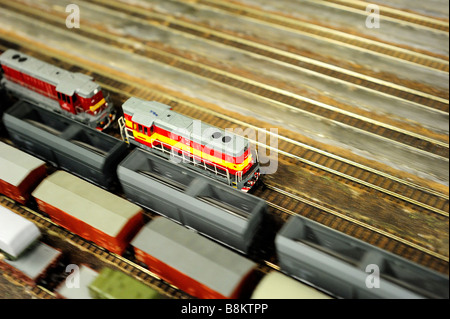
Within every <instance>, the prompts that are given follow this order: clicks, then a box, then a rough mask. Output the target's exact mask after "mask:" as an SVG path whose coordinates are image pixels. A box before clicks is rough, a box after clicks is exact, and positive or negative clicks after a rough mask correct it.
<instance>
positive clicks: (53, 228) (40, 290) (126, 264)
mask: <svg viewBox="0 0 450 319" xmlns="http://www.w3.org/2000/svg"><path fill="white" fill-rule="evenodd" d="M0 205H3V206H5V207H8V208H9V209H11V210H13V211H14V212H16V213H17V214H19V215H20V216H23V217H25V218H26V219H28V220H31V221H33V222H34V223H35V224H36V225H38V226H39V228H41V229H43V231H44V232H45V233H47V234H52V236H57V237H59V238H61V239H62V240H64V241H69V242H71V243H72V244H73V245H75V246H77V247H78V248H79V249H81V250H83V251H88V252H90V253H91V254H93V255H94V256H95V257H96V258H98V259H100V260H102V261H104V262H105V263H107V264H109V265H114V266H115V267H117V268H118V269H120V270H122V271H123V272H125V273H128V274H131V275H132V276H133V277H135V278H137V279H139V280H140V281H142V282H144V283H145V284H147V285H149V286H151V287H154V288H156V289H157V290H158V291H160V292H162V293H163V294H164V295H166V296H168V297H170V298H174V299H191V298H192V297H191V296H189V295H188V294H186V293H184V292H183V291H181V290H179V289H177V288H176V287H174V286H172V285H169V284H168V283H166V282H164V281H162V280H161V279H160V278H159V277H157V276H156V275H155V274H153V273H152V272H150V271H149V270H147V269H145V268H143V267H142V266H140V265H138V264H137V263H136V262H134V261H132V260H130V259H127V258H125V257H122V256H119V255H117V254H114V253H111V252H109V251H107V250H105V249H104V248H102V247H100V246H97V245H96V244H94V243H92V242H90V241H87V240H85V239H83V238H81V237H80V236H77V235H75V234H73V233H71V232H70V231H68V230H66V229H65V228H63V227H61V226H59V225H57V224H55V223H54V222H52V221H51V220H50V219H48V218H46V217H44V216H42V215H41V214H40V213H37V212H35V211H33V210H31V209H29V208H27V207H25V206H22V205H19V204H17V203H15V202H14V201H13V200H11V199H9V198H7V197H5V196H0ZM149 216H150V215H149ZM32 289H33V291H36V293H37V294H39V296H42V297H45V296H46V295H47V297H54V293H53V292H50V291H48V290H47V289H46V288H45V287H39V286H36V287H34V288H32Z"/></svg>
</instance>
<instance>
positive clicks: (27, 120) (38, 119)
mask: <svg viewBox="0 0 450 319" xmlns="http://www.w3.org/2000/svg"><path fill="white" fill-rule="evenodd" d="M3 122H4V124H5V127H6V129H7V131H8V133H9V135H10V137H11V139H12V141H13V142H14V144H15V145H16V146H18V147H19V148H21V149H23V150H25V151H27V152H29V153H32V154H34V155H36V156H38V157H40V158H42V159H44V160H45V161H47V162H50V163H52V164H53V165H55V166H56V167H59V168H62V169H65V170H67V171H70V172H71V173H73V174H75V175H78V176H80V177H82V178H84V179H86V180H89V181H91V182H93V183H95V184H97V185H99V186H102V187H104V188H112V187H113V186H114V185H115V183H116V182H117V177H116V173H115V172H116V167H117V165H118V163H119V162H120V161H121V160H122V159H123V157H124V156H125V153H126V152H127V144H126V143H125V142H123V141H121V140H119V139H116V138H114V137H112V136H109V135H107V134H104V133H102V132H99V131H97V130H95V129H92V128H90V127H87V126H85V125H83V124H80V123H78V122H77V121H74V120H71V119H68V118H66V117H62V116H60V115H58V114H56V113H53V112H50V111H47V110H44V109H42V108H39V107H37V106H35V105H32V104H30V103H28V102H26V101H22V100H21V101H19V102H17V103H16V104H14V105H13V106H12V107H11V108H10V109H8V111H7V112H5V114H4V115H3Z"/></svg>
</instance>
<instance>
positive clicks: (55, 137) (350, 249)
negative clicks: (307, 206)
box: [0, 51, 448, 298]
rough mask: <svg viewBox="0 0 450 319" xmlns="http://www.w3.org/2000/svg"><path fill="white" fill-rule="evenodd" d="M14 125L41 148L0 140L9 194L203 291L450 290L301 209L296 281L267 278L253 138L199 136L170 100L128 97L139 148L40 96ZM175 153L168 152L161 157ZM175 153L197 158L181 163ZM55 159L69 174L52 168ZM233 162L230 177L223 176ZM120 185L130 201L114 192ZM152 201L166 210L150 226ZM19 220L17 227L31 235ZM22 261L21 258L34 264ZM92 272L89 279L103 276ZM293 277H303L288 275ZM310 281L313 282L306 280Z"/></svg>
mask: <svg viewBox="0 0 450 319" xmlns="http://www.w3.org/2000/svg"><path fill="white" fill-rule="evenodd" d="M7 52H8V51H7ZM2 57H3V55H2ZM23 62H26V61H23ZM66 100H67V99H66ZM72 101H73V100H72ZM2 122H3V123H4V125H5V128H6V131H7V133H8V135H9V137H10V139H11V140H12V142H13V143H14V144H15V146H16V147H17V148H19V149H22V150H23V151H26V152H27V153H30V154H27V153H24V152H23V151H20V150H19V149H17V148H15V147H12V146H9V145H7V144H5V143H1V142H0V150H1V152H0V164H2V165H1V166H0V193H2V194H4V195H6V196H8V197H10V198H12V199H14V200H16V201H17V202H19V203H21V204H27V203H32V205H35V206H36V207H37V209H38V210H39V211H40V212H41V213H43V214H47V215H48V216H49V217H50V218H51V219H52V220H53V221H54V222H55V223H57V224H59V225H61V226H62V227H64V228H66V229H67V230H69V231H71V232H73V233H74V234H76V235H78V236H80V237H83V238H85V239H86V240H89V241H92V242H94V243H96V244H97V245H99V246H101V247H103V248H105V249H107V250H109V251H111V252H113V253H115V254H119V255H124V254H131V255H133V256H134V258H136V260H137V261H138V262H140V263H142V264H143V265H144V266H145V267H148V268H149V269H150V271H152V272H153V273H155V274H156V275H157V276H159V277H161V278H163V279H165V280H166V281H168V282H169V283H171V284H172V285H174V286H176V287H179V288H181V289H183V290H184V291H186V292H188V293H190V294H192V295H193V296H195V297H199V298H241V297H250V296H251V293H252V291H253V292H254V295H253V296H254V297H255V298H277V297H280V298H281V296H283V294H282V293H281V292H278V293H277V290H276V289H275V288H274V287H275V286H276V283H275V282H278V283H279V282H286V283H285V285H286V286H292V289H293V290H296V291H297V292H296V296H303V297H306V298H307V297H308V296H309V297H312V298H322V297H324V298H325V297H327V295H331V296H334V297H339V298H427V297H428V298H430V297H431V298H448V277H446V276H444V275H442V274H439V273H436V272H434V271H431V270H429V269H426V268H424V267H419V266H417V265H416V264H414V263H411V262H408V261H406V260H404V259H402V258H399V257H397V256H393V255H391V254H387V253H385V252H384V251H382V250H380V249H378V248H376V247H373V246H371V245H368V244H365V243H363V242H361V241H359V240H357V239H355V238H353V237H350V236H340V235H342V234H340V233H337V232H336V231H334V230H332V229H330V228H328V227H325V226H323V225H320V224H316V223H311V222H310V221H308V220H307V219H305V218H303V217H301V216H295V217H292V218H291V219H290V220H289V221H288V222H287V223H286V224H285V225H284V226H283V228H282V229H281V230H280V231H279V232H278V233H277V235H276V238H275V243H274V246H275V250H276V255H277V258H278V262H279V267H280V270H281V272H282V273H284V275H283V276H284V277H283V276H281V277H278V279H277V280H274V279H271V278H272V277H277V276H278V275H276V274H267V275H266V276H264V278H263V279H262V280H261V281H259V279H258V278H255V276H254V274H255V268H256V264H255V263H254V262H253V261H252V260H250V259H248V258H246V257H244V256H243V255H245V254H247V255H248V254H249V250H250V247H251V246H252V245H253V244H255V245H257V244H258V243H257V241H256V240H255V238H256V237H257V234H258V232H260V231H262V230H264V229H263V228H264V225H265V224H264V223H263V220H264V218H265V217H266V216H267V214H266V212H267V203H266V202H265V201H264V200H262V199H260V198H258V197H256V196H253V195H251V194H248V193H245V192H242V191H241V190H248V189H249V188H251V187H252V186H254V184H255V183H256V181H257V180H258V177H259V163H258V161H257V159H256V158H254V156H253V155H252V154H251V151H250V150H249V149H250V148H249V145H248V141H246V140H245V139H242V138H240V137H238V136H234V135H229V133H227V132H225V131H221V130H218V129H216V128H212V127H209V126H201V127H200V129H199V130H198V132H197V130H196V129H194V126H195V124H194V123H193V120H192V119H189V118H186V117H183V116H181V115H180V114H177V113H175V112H172V111H171V110H170V108H169V107H168V106H165V105H162V104H158V103H155V102H146V101H142V100H140V99H136V98H131V99H129V100H128V101H127V102H126V103H125V104H124V118H122V119H121V122H122V124H121V130H122V132H121V133H122V134H123V136H124V137H125V139H126V140H128V142H130V143H131V144H133V145H138V146H139V147H137V148H134V149H133V150H129V149H128V147H127V144H126V143H125V142H124V141H122V140H120V139H117V138H114V137H112V136H110V135H107V134H105V133H104V132H101V131H100V130H98V129H95V128H93V127H90V126H89V125H84V124H80V123H79V121H76V120H74V119H71V118H68V117H65V116H63V115H61V114H58V113H57V112H54V111H49V110H46V109H44V108H42V107H40V106H37V105H34V104H33V103H32V102H30V101H23V100H19V101H18V102H17V103H15V104H14V105H13V106H11V107H10V108H8V109H7V110H5V111H4V115H3V121H2ZM202 125H203V124H202ZM183 129H184V130H183ZM228 143H230V144H228ZM224 145H225V146H224ZM226 145H229V146H226ZM146 149H150V150H151V152H148V151H147V150H146ZM202 152H203V153H205V154H206V155H205V154H203V153H202ZM164 153H165V154H167V156H166V157H164V156H160V154H164ZM158 154H159V155H158ZM32 155H35V156H37V157H39V158H40V159H36V158H33V157H32ZM173 155H177V156H178V159H180V157H181V159H186V160H187V161H188V162H189V164H188V165H185V163H183V161H181V162H180V161H178V163H177V161H173V159H174V158H173ZM213 155H214V156H215V155H217V157H216V158H214V159H212V157H214V156H213ZM211 156H212V157H211ZM170 158H171V159H172V160H167V159H170ZM193 159H195V161H193ZM206 160H208V162H207V161H206ZM43 161H45V162H46V163H50V164H52V165H53V166H55V167H56V169H60V170H57V171H56V172H50V171H54V169H55V168H52V169H50V170H46V169H45V165H44V163H43ZM192 167H197V168H198V169H192ZM200 167H201V168H200ZM224 168H226V170H225V175H223V176H222V177H225V176H226V178H225V179H223V178H222V179H220V178H217V177H218V174H216V172H219V171H220V169H224ZM205 171H210V172H213V173H211V174H205ZM11 174H13V175H14V176H12V175H11ZM12 177H14V178H12ZM227 184H228V185H227ZM230 186H234V188H237V189H233V187H230ZM116 189H120V190H121V191H122V192H123V194H121V195H124V196H125V197H126V198H127V199H124V198H123V197H122V196H119V195H115V194H114V193H113V192H111V190H114V191H115V190H116ZM0 208H1V207H0ZM143 208H146V209H149V210H151V211H153V212H154V213H157V214H158V215H162V216H164V217H157V218H154V219H152V220H151V221H150V222H146V218H145V217H144V215H145V214H144V210H143ZM1 216H2V215H0V217H1ZM5 220H6V219H5ZM179 224H181V225H179ZM5 225H6V224H5ZM1 226H2V222H1V220H0V227H1ZM12 226H14V224H12ZM19 228H20V227H19ZM19 228H17V229H16V228H15V226H14V227H12V231H13V232H17V233H21V232H22V231H23V230H21V229H19ZM1 229H2V228H0V245H1V246H0V249H2V250H4V251H5V250H6V252H5V253H6V254H9V255H10V257H11V256H14V254H16V252H14V251H12V250H10V251H9V252H8V249H10V246H11V245H12V244H13V239H11V238H17V235H16V236H15V237H14V236H13V237H9V238H10V239H8V238H6V237H5V238H6V239H4V237H2V232H1V231H2V230H1ZM4 229H8V227H5V228H4ZM5 233H6V232H5ZM203 235H205V236H203ZM24 238H25V237H24ZM2 241H3V242H2ZM222 244H225V246H223V245H222ZM43 245H44V244H42V245H38V246H37V247H38V248H39V250H38V252H39V251H41V250H42V251H41V252H39V254H41V253H42V254H44V255H45V251H47V254H48V255H47V257H46V258H45V260H47V261H48V262H47V265H48V266H49V267H50V265H53V264H54V263H55V261H56V260H58V258H59V255H60V254H58V252H57V251H54V250H51V249H48V248H46V247H45V246H43ZM25 246H26V245H25ZM30 246H32V245H31V243H30ZM35 247H36V246H35ZM169 247H170V248H169ZM49 248H51V247H49ZM230 248H232V249H230ZM33 251H35V250H33V249H30V250H29V252H33ZM35 252H36V251H35ZM12 253H13V254H12ZM6 254H5V255H6ZM24 256H25V255H24ZM27 256H28V255H27ZM22 257H23V256H20V258H18V259H17V261H19V262H21V261H25V260H21V258H22ZM27 258H28V257H27ZM14 262H16V261H11V260H8V261H5V260H3V259H2V261H1V265H3V267H8V269H15V270H16V271H17V272H18V273H23V272H24V270H23V268H21V267H22V266H20V265H16V264H13V263H14ZM368 263H369V264H376V265H379V267H380V271H381V272H383V273H385V275H384V276H382V285H384V287H389V289H388V290H386V289H369V288H368V287H367V286H366V285H365V278H366V277H367V273H365V272H364V270H365V267H366V266H367V264H368ZM16 266H17V267H16ZM42 267H44V266H42ZM20 269H22V270H20ZM44 272H45V269H44V268H41V269H37V270H36V271H35V274H34V275H33V274H29V275H26V278H28V279H29V280H30V282H32V281H34V280H35V279H36V278H38V277H39V276H37V277H36V273H44ZM86 273H87V278H88V277H89V278H91V277H92V276H91V275H93V274H92V273H91V275H89V274H88V273H89V271H88V270H87V271H86ZM276 273H277V274H279V275H281V274H280V273H279V272H276ZM364 274H366V277H364V276H363V275H364ZM269 275H270V276H269ZM286 275H287V276H289V279H292V278H295V279H292V280H293V281H291V280H285V279H286V278H285V277H286ZM416 277H420V278H424V281H418V280H416ZM302 282H307V283H308V285H307V287H309V288H306V287H300V286H302V285H303V286H304V284H303V283H302ZM309 285H313V286H314V287H315V288H318V289H320V290H321V292H318V291H317V290H316V289H315V288H311V287H310V286H309ZM293 286H297V287H293ZM258 287H259V288H260V290H259V291H257V290H256V289H257V288H258ZM271 287H272V288H271ZM87 290H89V289H88V288H87ZM267 290H268V291H267ZM301 291H303V292H301ZM323 292H325V293H326V295H323V294H322V293H323ZM293 293H294V292H293ZM69 295H70V294H68V295H67V298H70V297H69ZM61 296H63V295H62V294H61ZM97 296H101V293H98V295H97ZM259 296H262V297H259ZM264 296H267V297H264ZM74 297H76V296H74ZM64 298H66V297H64Z"/></svg>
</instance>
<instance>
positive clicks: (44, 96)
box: [0, 49, 115, 130]
mask: <svg viewBox="0 0 450 319" xmlns="http://www.w3.org/2000/svg"><path fill="white" fill-rule="evenodd" d="M0 65H1V69H2V71H3V79H2V85H3V86H4V87H5V88H6V89H7V90H8V91H10V92H12V93H13V94H14V95H15V96H18V97H21V98H23V99H26V100H28V101H30V102H32V103H34V104H37V105H39V106H41V107H44V108H46V109H49V110H52V111H55V112H58V113H61V114H63V115H64V116H66V117H69V118H72V119H75V120H77V121H80V122H82V123H84V124H86V125H88V126H90V127H94V128H97V129H98V130H104V129H105V128H107V127H108V126H109V125H110V124H111V123H112V122H113V121H114V119H115V112H114V108H113V105H112V103H111V102H110V101H109V100H108V98H107V97H105V96H104V94H103V92H102V89H101V88H100V86H99V85H98V84H97V83H95V82H94V81H93V79H92V78H91V77H90V76H87V75H85V74H81V73H73V72H69V71H66V70H63V69H61V68H58V67H56V66H54V65H51V64H48V63H45V62H42V61H40V60H38V59H36V58H33V57H31V56H28V55H26V54H23V53H21V52H18V51H15V50H11V49H10V50H7V51H5V52H4V53H3V54H2V55H0Z"/></svg>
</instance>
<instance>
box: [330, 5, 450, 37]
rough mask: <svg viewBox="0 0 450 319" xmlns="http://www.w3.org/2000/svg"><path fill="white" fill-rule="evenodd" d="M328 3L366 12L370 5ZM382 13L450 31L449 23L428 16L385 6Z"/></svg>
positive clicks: (401, 19) (412, 22)
mask: <svg viewBox="0 0 450 319" xmlns="http://www.w3.org/2000/svg"><path fill="white" fill-rule="evenodd" d="M326 2H331V3H336V4H339V5H342V6H345V7H349V8H354V9H358V10H361V11H365V10H366V7H367V5H368V3H367V2H366V3H364V2H363V1H348V0H344V1H343V0H326ZM380 13H381V14H382V15H383V16H386V17H390V18H394V19H397V20H400V21H405V22H408V23H411V24H417V25H420V26H424V27H428V28H431V29H436V30H441V31H444V32H448V31H449V25H448V21H447V22H445V21H442V20H438V19H433V18H429V17H426V16H421V15H418V14H411V13H406V12H404V11H401V10H397V9H393V8H389V7H385V6H383V7H382V8H381V10H380Z"/></svg>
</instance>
